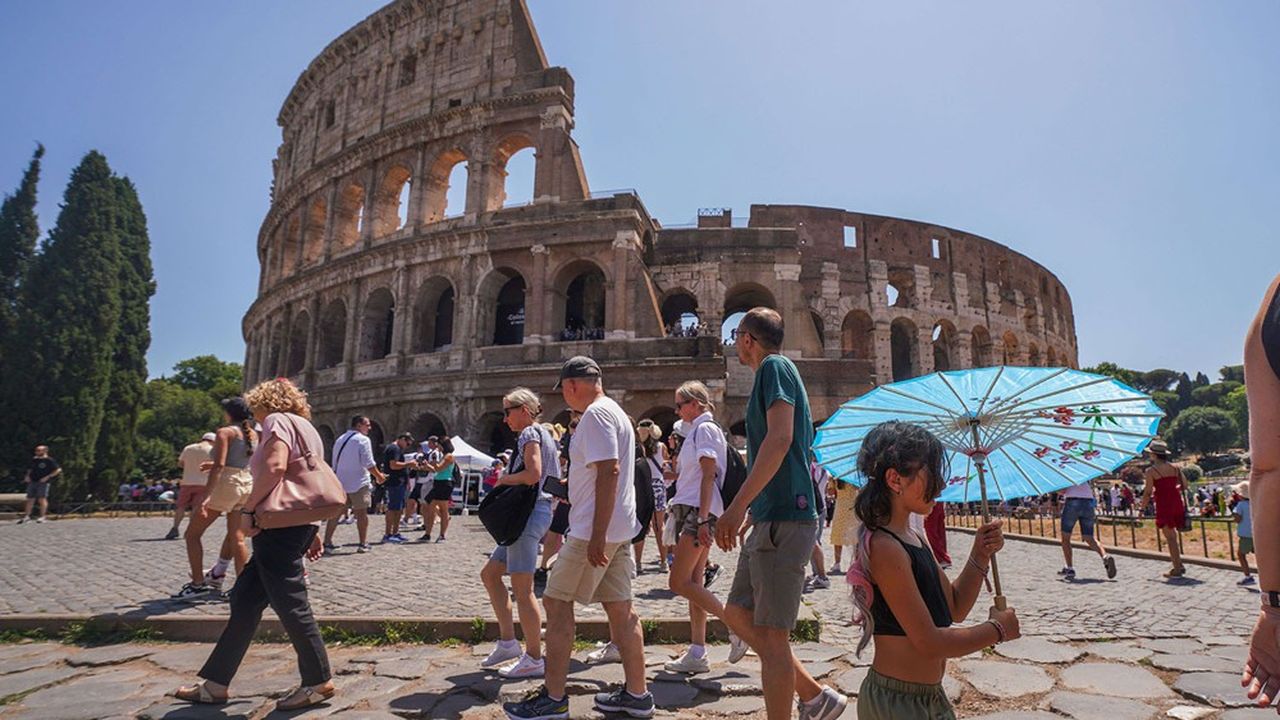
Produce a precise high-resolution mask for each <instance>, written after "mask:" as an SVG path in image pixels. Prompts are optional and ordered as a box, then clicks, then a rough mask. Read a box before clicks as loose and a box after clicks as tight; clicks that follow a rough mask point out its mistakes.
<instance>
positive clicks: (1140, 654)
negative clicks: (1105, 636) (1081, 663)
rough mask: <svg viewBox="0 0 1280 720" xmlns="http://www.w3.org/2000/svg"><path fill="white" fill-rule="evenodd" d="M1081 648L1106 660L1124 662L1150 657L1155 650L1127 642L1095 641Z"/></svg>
mask: <svg viewBox="0 0 1280 720" xmlns="http://www.w3.org/2000/svg"><path fill="white" fill-rule="evenodd" d="M1081 649H1082V650H1084V651H1085V652H1087V653H1089V654H1091V655H1097V656H1098V657H1100V658H1103V659H1106V660H1123V661H1126V662H1137V661H1139V660H1141V659H1142V658H1145V657H1151V655H1152V654H1153V653H1154V652H1155V651H1154V650H1152V649H1151V648H1145V647H1138V646H1137V645H1133V644H1130V643H1128V642H1095V643H1089V644H1087V645H1083V646H1081Z"/></svg>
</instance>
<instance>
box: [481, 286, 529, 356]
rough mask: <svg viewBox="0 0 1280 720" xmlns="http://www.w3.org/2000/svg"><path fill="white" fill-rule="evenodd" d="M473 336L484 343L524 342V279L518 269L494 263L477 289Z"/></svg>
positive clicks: (516, 343)
mask: <svg viewBox="0 0 1280 720" xmlns="http://www.w3.org/2000/svg"><path fill="white" fill-rule="evenodd" d="M476 301H477V302H476V325H477V327H476V330H477V332H476V338H477V341H478V342H480V343H483V344H486V345H520V344H521V343H523V342H524V331H525V327H524V319H525V312H524V308H525V281H524V276H523V275H521V274H520V271H519V270H516V269H514V268H510V267H497V268H494V269H493V270H491V271H490V272H489V274H488V275H486V276H485V278H484V280H482V281H480V285H479V292H477V293H476Z"/></svg>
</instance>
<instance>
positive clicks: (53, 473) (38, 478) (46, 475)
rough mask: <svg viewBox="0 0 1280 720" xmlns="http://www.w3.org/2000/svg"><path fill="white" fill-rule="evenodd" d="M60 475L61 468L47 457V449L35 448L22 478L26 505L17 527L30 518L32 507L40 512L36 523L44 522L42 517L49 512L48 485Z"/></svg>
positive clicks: (45, 446)
mask: <svg viewBox="0 0 1280 720" xmlns="http://www.w3.org/2000/svg"><path fill="white" fill-rule="evenodd" d="M61 474H62V468H61V467H60V466H59V465H58V461H57V460H54V459H53V458H51V457H49V447H48V446H47V445H38V446H36V452H35V457H33V458H32V459H31V467H30V468H28V469H27V474H26V476H25V477H24V478H23V479H24V480H25V481H26V483H27V503H26V505H25V506H24V509H23V512H22V519H20V520H18V524H19V525H21V524H22V523H25V522H26V521H27V520H28V519H30V518H31V509H32V508H33V507H34V508H38V509H39V510H40V514H39V515H38V516H36V522H38V523H42V522H44V517H45V515H46V514H47V513H48V512H49V483H51V482H53V479H54V478H56V477H58V476H59V475H61Z"/></svg>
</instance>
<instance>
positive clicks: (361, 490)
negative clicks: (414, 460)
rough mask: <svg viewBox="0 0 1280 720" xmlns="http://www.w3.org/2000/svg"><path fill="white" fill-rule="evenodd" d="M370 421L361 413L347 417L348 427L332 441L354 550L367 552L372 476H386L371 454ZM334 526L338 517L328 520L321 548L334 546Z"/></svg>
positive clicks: (332, 548)
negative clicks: (352, 526) (351, 522)
mask: <svg viewBox="0 0 1280 720" xmlns="http://www.w3.org/2000/svg"><path fill="white" fill-rule="evenodd" d="M372 427H373V423H372V422H371V421H370V420H369V418H367V417H365V416H364V415H356V416H355V417H353V418H351V427H350V428H349V429H348V430H347V431H346V432H345V433H343V434H342V435H341V436H340V437H339V438H338V439H337V440H335V441H334V442H333V473H334V474H335V475H337V476H338V482H341V483H342V489H343V490H345V491H346V493H347V507H349V508H351V511H352V512H353V513H354V514H355V517H356V534H357V536H358V537H359V540H360V544H359V545H358V546H356V552H359V553H366V552H369V550H370V547H369V508H370V507H372V505H373V479H374V478H377V480H378V482H379V483H382V482H383V481H384V480H385V479H386V478H385V476H384V475H383V474H382V470H380V469H379V468H378V462H377V460H376V459H375V458H374V456H373V443H372V442H370V440H369V430H370V429H371V428H372ZM337 529H338V518H336V517H335V518H332V519H330V520H329V522H328V523H327V525H326V526H325V529H324V551H325V553H326V554H329V553H332V552H333V551H334V550H336V549H337V546H336V545H334V544H333V535H334V533H335V532H336V531H337Z"/></svg>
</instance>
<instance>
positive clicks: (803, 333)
mask: <svg viewBox="0 0 1280 720" xmlns="http://www.w3.org/2000/svg"><path fill="white" fill-rule="evenodd" d="M800 270H801V268H800V265H798V264H784V263H777V264H775V265H774V266H773V276H774V278H775V279H776V280H777V288H778V293H777V299H778V312H779V313H780V314H781V315H782V323H783V326H784V327H785V328H786V335H785V340H784V341H783V343H782V345H783V347H784V348H786V349H789V350H791V351H793V352H794V351H799V352H800V353H801V354H802V355H803V356H804V357H822V356H823V353H822V352H821V351H820V349H821V347H822V343H820V342H818V333H817V331H816V330H815V329H814V327H813V320H811V319H810V318H809V305H808V303H806V302H805V300H804V295H803V293H802V292H801V290H800Z"/></svg>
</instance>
